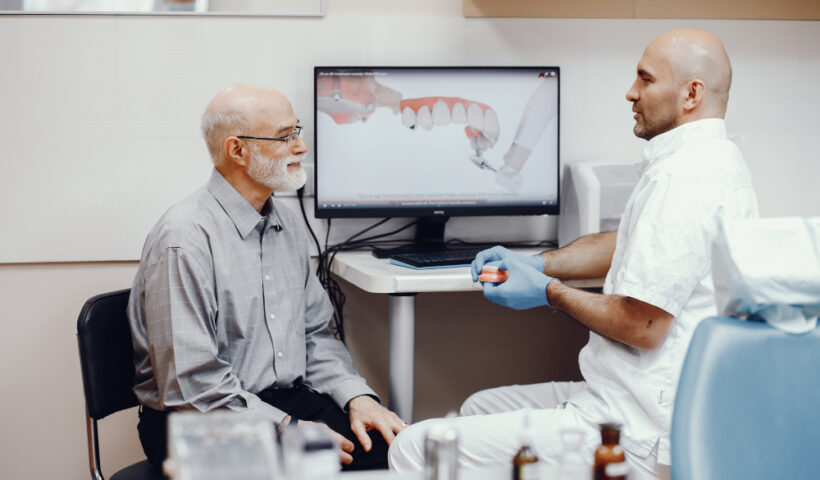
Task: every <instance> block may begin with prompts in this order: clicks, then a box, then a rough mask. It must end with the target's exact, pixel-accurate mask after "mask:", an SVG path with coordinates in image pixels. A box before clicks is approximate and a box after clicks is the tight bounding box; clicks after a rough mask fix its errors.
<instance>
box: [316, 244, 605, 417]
mask: <svg viewBox="0 0 820 480" xmlns="http://www.w3.org/2000/svg"><path fill="white" fill-rule="evenodd" d="M543 250H544V249H543V248H530V249H516V251H517V252H520V253H523V254H526V255H535V254H536V253H538V252H541V251H543ZM331 271H332V272H333V273H334V274H336V275H338V276H339V277H340V278H343V279H344V280H346V281H348V282H350V283H352V284H353V285H355V286H357V287H359V288H361V289H362V290H364V291H366V292H370V293H386V294H388V295H390V303H389V317H390V365H389V369H388V394H389V396H390V409H391V410H393V411H394V412H396V413H397V414H398V415H399V417H401V418H402V419H403V420H404V421H406V422H408V423H410V422H412V420H413V344H414V335H415V301H416V294H419V293H424V292H471V291H480V290H481V289H482V288H481V284H479V283H473V279H472V276H471V275H470V268H469V267H457V268H438V269H428V270H414V269H412V268H406V267H399V266H396V265H391V264H390V263H389V262H388V261H387V259H385V258H376V257H374V256H373V255H372V254H371V253H370V252H340V253H338V254H337V255H336V259H335V260H334V262H333V265H332V269H331ZM565 283H566V284H567V285H571V286H573V287H578V288H600V287H602V286H603V279H591V280H570V281H567V282H565Z"/></svg>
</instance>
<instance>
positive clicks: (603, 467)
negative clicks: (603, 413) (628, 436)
mask: <svg viewBox="0 0 820 480" xmlns="http://www.w3.org/2000/svg"><path fill="white" fill-rule="evenodd" d="M600 427H601V446H599V447H598V449H597V450H595V466H594V473H595V480H626V478H627V473H628V470H629V467H628V465H627V463H626V455H625V454H624V449H623V448H622V447H621V445H620V444H619V442H620V440H621V425H620V424H618V423H602V424H600Z"/></svg>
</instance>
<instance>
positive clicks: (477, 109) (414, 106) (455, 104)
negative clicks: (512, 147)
mask: <svg viewBox="0 0 820 480" xmlns="http://www.w3.org/2000/svg"><path fill="white" fill-rule="evenodd" d="M399 108H400V109H401V123H402V124H403V125H404V126H405V127H407V128H410V129H415V128H416V127H421V128H422V129H424V130H432V129H433V126H441V125H449V124H451V123H455V124H461V125H464V124H466V126H465V127H464V133H466V135H467V138H468V139H469V140H470V147H471V148H472V149H473V150H475V152H476V154H475V156H472V155H471V156H470V160H472V161H473V163H475V164H476V165H478V166H479V167H481V168H486V169H490V170H495V169H493V168H492V167H490V166H489V164H487V163H486V162H485V161H484V159H482V158H481V154H482V153H483V152H484V151H486V150H487V149H490V148H492V147H493V146H494V145H495V142H496V141H497V140H498V133H499V130H500V128H499V125H498V115H497V114H496V113H495V110H493V109H492V108H490V106H489V105H486V104H484V103H480V102H473V101H471V100H465V99H463V98H458V97H422V98H412V99H407V100H402V101H401V102H400V103H399ZM476 159H478V161H476Z"/></svg>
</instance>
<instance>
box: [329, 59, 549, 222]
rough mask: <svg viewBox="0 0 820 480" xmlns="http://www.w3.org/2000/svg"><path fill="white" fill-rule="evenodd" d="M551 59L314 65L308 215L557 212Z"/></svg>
mask: <svg viewBox="0 0 820 480" xmlns="http://www.w3.org/2000/svg"><path fill="white" fill-rule="evenodd" d="M559 73H560V71H559V68H558V67H314V92H315V103H314V105H315V124H314V125H315V145H314V153H315V158H316V160H315V166H316V177H315V182H316V183H315V187H316V188H315V192H316V193H315V194H316V210H315V214H316V217H318V218H331V217H434V216H444V217H449V216H454V215H455V216H462V215H527V214H530V215H534V214H557V213H558V198H559V192H558V188H559V163H558V138H559V128H558V127H559V126H558V107H559V78H560V75H559Z"/></svg>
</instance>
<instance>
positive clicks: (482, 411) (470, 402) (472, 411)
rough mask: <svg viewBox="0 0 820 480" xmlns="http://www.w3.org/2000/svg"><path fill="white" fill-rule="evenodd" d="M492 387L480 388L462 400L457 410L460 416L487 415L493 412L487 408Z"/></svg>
mask: <svg viewBox="0 0 820 480" xmlns="http://www.w3.org/2000/svg"><path fill="white" fill-rule="evenodd" d="M492 390H493V389H489V390H481V391H479V392H476V393H474V394H472V395H470V396H469V397H467V400H464V403H462V404H461V409H460V410H459V415H461V416H462V417H469V416H470V415H487V414H489V413H493V412H491V411H490V409H489V408H488V405H489V403H491V402H490V401H489V398H490V396H491V395H492V394H491V393H490V392H492Z"/></svg>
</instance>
